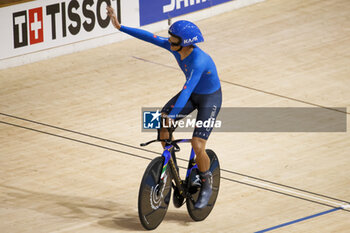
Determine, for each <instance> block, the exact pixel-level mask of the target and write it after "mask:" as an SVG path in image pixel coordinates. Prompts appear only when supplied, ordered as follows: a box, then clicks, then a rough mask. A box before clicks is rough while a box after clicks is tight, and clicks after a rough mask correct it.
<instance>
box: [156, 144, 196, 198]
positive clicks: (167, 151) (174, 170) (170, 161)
mask: <svg viewBox="0 0 350 233" xmlns="http://www.w3.org/2000/svg"><path fill="white" fill-rule="evenodd" d="M172 142H173V143H175V144H176V143H188V142H191V139H179V140H174V141H172ZM174 147H175V146H174V145H173V144H170V143H167V144H166V146H165V148H164V151H163V154H162V156H163V157H164V163H163V168H162V173H161V176H160V178H161V180H163V179H164V176H165V173H166V169H167V167H168V164H170V169H171V173H172V175H173V179H174V181H175V184H176V187H177V188H178V190H179V193H180V194H181V195H182V196H183V197H185V198H187V197H190V195H189V194H188V193H187V190H186V189H185V187H184V186H183V183H182V180H181V178H180V175H179V172H178V171H177V168H176V165H175V162H174V160H173V158H172V156H171V151H172V150H175V148H174ZM174 153H175V151H174ZM195 168H197V164H196V162H195V153H194V150H193V148H191V154H190V160H189V163H188V167H187V173H186V180H187V178H188V177H189V175H190V174H191V171H192V169H195Z"/></svg>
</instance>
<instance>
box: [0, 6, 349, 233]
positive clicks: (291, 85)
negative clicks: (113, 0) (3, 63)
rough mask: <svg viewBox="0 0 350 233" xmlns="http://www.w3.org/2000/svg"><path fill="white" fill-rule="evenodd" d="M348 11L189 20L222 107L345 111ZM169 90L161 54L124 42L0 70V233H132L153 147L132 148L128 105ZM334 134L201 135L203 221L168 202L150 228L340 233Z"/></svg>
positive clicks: (172, 78)
mask: <svg viewBox="0 0 350 233" xmlns="http://www.w3.org/2000/svg"><path fill="white" fill-rule="evenodd" d="M349 12H350V4H349V2H348V0H334V1H327V0H307V1H304V0H295V1H282V0H267V1H265V2H263V3H260V4H256V5H253V6H250V7H247V8H242V9H239V10H236V11H232V12H229V13H226V14H222V15H220V16H217V17H214V18H209V19H206V20H203V21H200V22H197V23H198V25H199V26H200V28H201V29H202V31H203V33H204V36H205V39H206V42H205V43H203V44H201V45H200V47H201V48H203V49H204V50H205V51H207V52H208V53H209V54H210V55H211V56H212V57H213V59H214V60H215V62H216V64H217V67H218V70H219V75H220V77H221V79H222V81H223V82H222V89H223V95H224V101H223V106H224V107H267V106H269V107H314V106H315V105H317V106H326V107H349V106H350V92H349V87H350V66H349V64H350V56H349V55H350V14H349ZM159 34H160V35H163V36H166V35H167V33H166V32H165V31H163V32H160V33H159ZM183 81H184V77H183V74H182V73H181V71H180V70H178V69H177V65H176V62H175V60H174V59H173V57H172V56H171V55H170V54H169V53H168V52H167V51H165V50H162V49H158V48H156V47H154V46H152V45H150V44H147V43H144V42H141V41H138V40H136V39H130V40H126V41H123V42H120V43H115V44H112V45H108V46H104V47H100V48H96V49H91V50H88V51H84V52H79V53H75V54H71V55H66V56H61V57H58V58H54V59H49V60H46V61H41V62H37V63H34V64H29V65H24V66H21V67H16V68H11V69H6V70H1V71H0V87H1V91H0V113H1V114H0V121H1V124H0V132H1V133H0V145H1V146H0V220H1V221H0V229H1V232H11V233H13V232H21V233H25V232H36V233H38V232H45V233H46V232H49V233H58V232H84V233H90V232H134V231H143V228H142V227H141V225H140V223H139V220H138V216H137V195H138V189H139V183H140V180H141V177H142V175H143V172H144V169H145V168H146V166H147V164H148V163H149V161H150V160H151V159H152V158H154V157H155V156H157V154H156V153H159V152H160V151H161V148H160V146H159V145H151V146H150V147H149V148H147V149H148V150H150V151H154V152H155V153H153V152H147V151H144V150H140V149H138V145H139V143H140V142H144V141H147V140H151V139H153V138H154V137H155V134H152V133H142V132H141V107H146V106H148V107H149V106H162V105H163V104H164V103H165V102H166V101H167V100H168V99H169V98H170V97H172V96H173V95H174V94H175V93H177V91H178V90H179V89H180V88H181V86H182V84H183ZM348 111H349V110H348ZM347 114H349V113H347ZM348 123H349V121H348ZM347 131H348V132H338V133H219V132H218V133H213V134H212V135H211V136H210V138H209V141H208V147H209V148H213V149H214V150H215V151H216V152H217V153H218V155H219V158H220V162H221V167H222V169H223V170H222V173H221V175H222V180H221V189H220V193H219V196H218V199H217V203H216V205H215V208H214V209H213V212H212V213H211V215H210V216H209V217H208V218H207V219H206V220H205V221H203V222H193V221H192V220H191V219H190V217H189V216H188V214H187V211H186V208H185V207H183V208H181V209H175V208H174V207H173V205H172V204H170V205H169V210H168V213H167V215H166V217H165V219H164V221H163V223H162V224H161V225H160V226H159V227H158V228H157V229H156V230H155V232H164V231H166V230H173V231H177V232H239V233H240V232H257V231H262V230H264V229H267V230H266V231H270V230H271V231H274V232H327V233H328V232H344V233H345V232H349V231H350V212H349V210H350V209H349V206H348V205H347V203H349V201H350V169H349V164H350V134H349V127H348V129H347ZM189 136H191V134H190V133H187V134H185V133H181V134H177V137H189ZM186 152H187V150H185V153H182V154H180V155H179V157H181V158H183V159H187V157H188V154H187V153H186ZM179 163H180V165H182V166H184V165H185V162H184V161H179ZM182 172H183V171H182ZM284 223H286V225H283V226H281V224H284ZM269 228H271V229H269Z"/></svg>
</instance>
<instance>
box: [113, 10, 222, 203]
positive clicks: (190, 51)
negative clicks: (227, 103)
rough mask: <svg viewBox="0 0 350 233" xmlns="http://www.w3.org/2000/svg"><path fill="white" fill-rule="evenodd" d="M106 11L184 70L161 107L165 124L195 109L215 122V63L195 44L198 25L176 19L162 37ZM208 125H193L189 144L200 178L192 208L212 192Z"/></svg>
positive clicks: (202, 118) (163, 133)
mask: <svg viewBox="0 0 350 233" xmlns="http://www.w3.org/2000/svg"><path fill="white" fill-rule="evenodd" d="M107 14H108V16H109V17H110V19H111V21H112V24H113V26H114V27H115V28H117V29H118V30H120V31H122V32H124V33H127V34H129V35H131V36H133V37H136V38H138V39H141V40H144V41H146V42H150V43H152V44H155V45H157V46H159V47H162V48H165V49H167V50H168V51H170V52H171V53H172V54H173V55H174V56H175V58H176V60H177V62H178V64H179V66H180V68H181V69H182V71H183V72H184V74H185V76H186V82H185V84H184V86H183V88H182V90H181V91H180V92H179V93H178V94H177V95H175V96H174V97H173V98H172V99H170V100H169V101H168V103H167V104H165V106H164V107H163V109H162V117H164V118H165V119H166V122H167V125H169V121H177V120H179V119H181V118H183V117H184V116H186V115H188V114H190V113H191V112H192V111H193V110H195V109H197V110H198V113H197V119H196V121H202V123H203V122H205V121H212V122H215V119H216V117H217V115H218V113H219V111H220V108H221V102H222V95H221V84H220V80H219V77H218V74H217V70H216V66H215V63H214V62H213V60H212V59H211V57H210V56H209V55H208V54H206V53H205V52H203V51H202V50H201V49H200V48H199V47H198V46H197V45H196V43H200V42H203V41H204V39H203V36H202V33H201V31H200V30H199V28H198V27H197V26H196V25H195V24H193V23H192V22H189V21H185V20H181V21H177V22H175V23H173V24H172V25H171V26H170V28H169V38H165V37H160V36H157V35H154V34H152V33H150V32H148V31H145V30H142V29H137V28H131V27H126V26H124V25H121V24H120V23H119V21H118V19H117V17H116V14H115V12H114V9H113V8H112V7H110V6H108V7H107ZM208 125H209V126H208ZM212 126H213V125H212V124H207V127H204V126H203V125H202V127H196V128H195V129H194V132H193V135H192V140H191V144H192V147H193V149H194V152H195V154H196V163H197V165H198V168H199V175H200V178H201V182H202V186H201V190H200V194H199V198H198V200H197V202H196V203H195V208H203V207H205V206H206V205H207V204H208V202H209V199H210V196H211V194H212V174H211V172H210V170H209V166H210V160H209V157H208V155H207V153H206V151H205V146H206V142H207V140H208V137H209V135H210V133H211V131H212V128H213V127H212ZM160 138H161V139H166V138H169V132H168V130H167V129H166V128H164V127H162V129H161V131H160ZM163 147H164V144H163Z"/></svg>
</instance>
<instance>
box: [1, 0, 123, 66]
mask: <svg viewBox="0 0 350 233" xmlns="http://www.w3.org/2000/svg"><path fill="white" fill-rule="evenodd" d="M107 4H108V5H112V6H113V8H114V9H117V11H118V17H119V18H120V15H121V14H120V0H65V1H64V0H38V1H32V2H28V3H23V4H17V5H12V6H8V7H3V8H0V30H1V34H2V36H1V39H0V42H1V43H0V59H5V58H10V57H15V56H19V55H23V54H27V53H31V52H37V51H41V50H45V49H49V48H53V47H58V46H61V45H66V44H71V43H75V42H79V41H83V40H87V39H91V38H96V37H99V36H103V35H108V34H110V33H114V32H115V28H114V27H113V26H112V24H111V23H110V20H109V17H108V16H107V15H106V6H107Z"/></svg>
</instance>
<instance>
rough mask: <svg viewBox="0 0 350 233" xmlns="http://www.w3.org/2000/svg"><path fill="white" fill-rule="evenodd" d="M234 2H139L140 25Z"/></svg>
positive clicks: (214, 0) (151, 0) (193, 0)
mask: <svg viewBox="0 0 350 233" xmlns="http://www.w3.org/2000/svg"><path fill="white" fill-rule="evenodd" d="M229 1H232V0H139V5H140V25H141V26H143V25H146V24H151V23H155V22H158V21H161V20H165V19H168V18H172V17H176V16H180V15H183V14H187V13H191V12H194V11H198V10H201V9H205V8H208V7H211V6H214V5H218V4H221V3H224V2H229Z"/></svg>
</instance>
